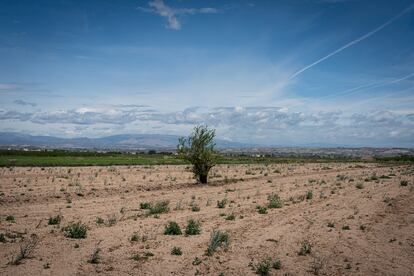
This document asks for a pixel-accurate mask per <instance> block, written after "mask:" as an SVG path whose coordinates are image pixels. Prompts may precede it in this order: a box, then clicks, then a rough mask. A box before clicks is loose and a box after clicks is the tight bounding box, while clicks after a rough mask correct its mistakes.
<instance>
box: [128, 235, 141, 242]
mask: <svg viewBox="0 0 414 276" xmlns="http://www.w3.org/2000/svg"><path fill="white" fill-rule="evenodd" d="M130 241H132V242H137V241H139V235H138V233H133V234H132V236H131V238H130Z"/></svg>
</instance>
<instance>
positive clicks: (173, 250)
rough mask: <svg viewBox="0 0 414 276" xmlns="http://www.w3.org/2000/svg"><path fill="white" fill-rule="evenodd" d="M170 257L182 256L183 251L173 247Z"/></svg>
mask: <svg viewBox="0 0 414 276" xmlns="http://www.w3.org/2000/svg"><path fill="white" fill-rule="evenodd" d="M171 255H175V256H181V255H183V251H181V248H180V247H176V246H174V247H173V249H171Z"/></svg>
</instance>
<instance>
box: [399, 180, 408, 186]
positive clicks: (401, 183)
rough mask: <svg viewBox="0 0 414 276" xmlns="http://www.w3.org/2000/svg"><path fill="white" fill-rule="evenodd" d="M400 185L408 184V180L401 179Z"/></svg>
mask: <svg viewBox="0 0 414 276" xmlns="http://www.w3.org/2000/svg"><path fill="white" fill-rule="evenodd" d="M400 185H401V186H408V181H407V180H401V182H400Z"/></svg>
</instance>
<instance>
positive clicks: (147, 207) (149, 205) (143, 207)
mask: <svg viewBox="0 0 414 276" xmlns="http://www.w3.org/2000/svg"><path fill="white" fill-rule="evenodd" d="M139 208H141V209H149V208H151V204H150V203H149V202H141V203H140V204H139Z"/></svg>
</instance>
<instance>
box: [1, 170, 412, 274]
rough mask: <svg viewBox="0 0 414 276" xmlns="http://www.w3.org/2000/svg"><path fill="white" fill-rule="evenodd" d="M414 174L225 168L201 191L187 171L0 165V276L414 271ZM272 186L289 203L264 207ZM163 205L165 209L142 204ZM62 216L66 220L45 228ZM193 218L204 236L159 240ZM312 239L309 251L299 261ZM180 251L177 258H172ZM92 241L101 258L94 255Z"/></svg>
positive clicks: (215, 173) (201, 188) (381, 272)
mask: <svg viewBox="0 0 414 276" xmlns="http://www.w3.org/2000/svg"><path fill="white" fill-rule="evenodd" d="M413 175H414V166H412V165H411V166H409V165H405V166H403V165H401V166H390V165H387V166H380V165H378V164H356V163H335V164H333V163H332V164H277V165H276V164H275V165H268V166H266V165H229V166H227V165H222V166H217V167H215V168H214V170H213V171H212V173H211V178H210V184H209V185H204V186H203V185H198V184H195V181H194V179H193V177H192V174H191V172H190V171H189V170H188V168H186V167H185V166H116V167H79V168H68V167H58V168H11V169H10V168H1V169H0V185H1V186H0V195H1V196H0V219H1V222H0V234H4V236H3V237H4V238H5V241H3V242H0V274H1V275H13V276H15V275H94V274H102V275H254V274H255V270H254V269H252V265H249V264H253V267H254V266H255V265H257V264H258V263H259V262H260V261H262V260H265V259H267V258H271V259H272V260H275V259H280V261H281V269H280V270H276V269H273V268H270V271H269V273H270V275H312V274H315V275H316V274H319V275H414V186H413ZM401 180H407V181H408V185H407V186H401V185H400V183H401ZM357 186H358V187H359V188H358V187H357ZM308 191H312V193H313V198H312V199H306V197H305V195H306V193H307V192H308ZM271 193H277V194H278V195H279V196H280V197H281V199H282V200H283V203H284V206H283V207H282V208H280V209H268V210H267V214H259V213H258V210H257V208H256V206H257V205H261V206H266V204H267V202H268V201H267V196H268V195H269V194H271ZM224 198H226V199H227V202H228V204H227V205H226V207H225V208H223V209H220V208H218V207H217V201H218V200H222V199H224ZM160 200H168V201H169V206H170V212H168V213H164V214H160V215H159V216H154V215H148V210H142V209H140V203H144V202H156V201H160ZM194 205H198V206H199V207H200V211H198V212H193V211H192V206H194ZM58 214H60V215H61V216H63V219H62V221H61V223H60V225H48V219H49V217H52V216H55V215H58ZM229 214H234V216H235V219H234V220H226V219H225V218H226V217H227V215H229ZM8 216H13V218H14V221H11V220H13V218H12V217H9V218H8V219H7V217H8ZM97 217H100V218H103V219H104V221H105V223H104V224H101V225H98V224H97V223H96V220H97ZM190 218H193V219H196V220H199V221H200V222H201V234H200V235H194V236H185V235H180V236H169V235H164V228H165V225H166V223H167V222H168V221H176V222H178V224H179V225H180V226H181V228H182V230H183V231H184V229H185V226H186V224H187V221H188V219H190ZM111 219H112V225H109V223H108V221H109V220H111ZM72 221H81V222H82V223H84V224H86V225H87V227H88V230H87V237H86V238H85V239H71V238H68V237H66V236H65V233H64V232H63V231H62V228H63V227H64V226H66V225H68V224H69V223H70V222H72ZM328 224H331V225H330V226H331V227H329V226H328ZM332 224H333V225H332ZM332 226H333V227H332ZM347 228H349V229H348V230H347ZM213 229H219V230H225V231H228V233H229V235H230V245H229V247H228V248H227V249H224V248H219V249H218V250H217V251H216V252H215V253H214V254H213V256H206V255H205V251H206V249H207V246H208V244H209V240H210V233H211V231H212V230H213ZM134 233H137V234H138V236H139V241H136V242H131V241H130V239H131V237H132V235H133V234H134ZM32 234H36V235H37V237H38V238H39V241H38V244H37V245H36V246H35V248H34V250H33V251H32V252H31V254H30V255H29V256H28V258H25V259H23V260H22V262H21V264H19V265H12V264H8V263H9V262H10V261H11V260H13V256H14V257H16V255H17V253H18V252H19V248H20V246H22V245H25V244H27V242H28V241H30V239H31V235H32ZM305 241H306V242H309V244H310V245H311V252H310V253H309V254H306V255H304V256H301V255H299V254H298V252H299V250H300V248H301V245H302V243H304V242H305ZM174 246H176V247H180V248H181V250H182V252H183V254H182V255H181V256H175V255H171V249H172V248H173V247H174ZM95 248H99V249H100V252H99V256H100V260H99V263H98V264H92V263H89V262H88V260H90V258H91V254H92V253H93V251H94V249H95ZM148 253H152V254H148ZM145 254H147V257H146V258H145V257H144V256H145ZM149 255H151V256H149ZM133 256H140V258H135V260H134V259H133V258H132V257H133ZM196 257H197V258H198V259H199V260H201V263H199V264H196V263H194V259H195V258H196Z"/></svg>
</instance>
